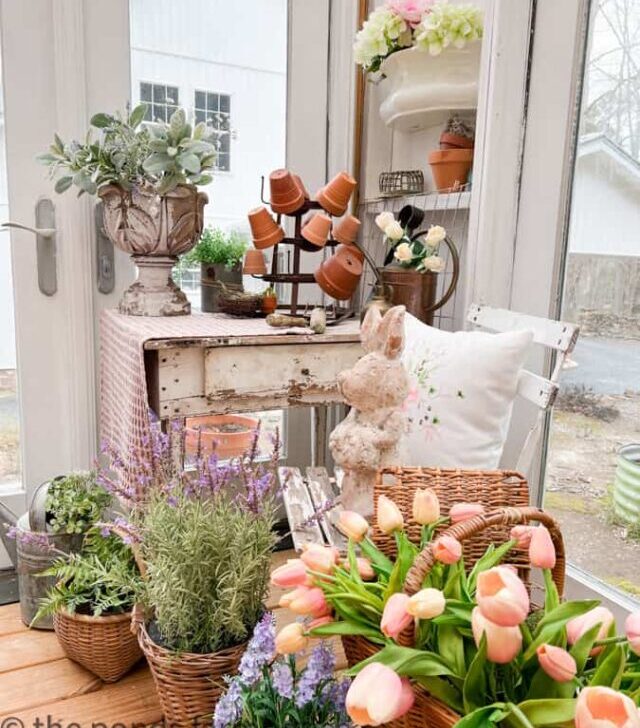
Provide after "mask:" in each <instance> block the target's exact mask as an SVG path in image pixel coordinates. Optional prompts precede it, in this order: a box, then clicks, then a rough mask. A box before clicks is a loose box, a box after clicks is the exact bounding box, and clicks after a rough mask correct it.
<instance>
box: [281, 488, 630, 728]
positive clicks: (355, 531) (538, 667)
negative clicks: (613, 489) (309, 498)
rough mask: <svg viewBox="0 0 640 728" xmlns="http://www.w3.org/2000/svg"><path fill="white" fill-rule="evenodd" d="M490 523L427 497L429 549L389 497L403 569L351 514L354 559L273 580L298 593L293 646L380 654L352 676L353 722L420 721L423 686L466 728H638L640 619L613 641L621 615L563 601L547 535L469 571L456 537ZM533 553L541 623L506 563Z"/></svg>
mask: <svg viewBox="0 0 640 728" xmlns="http://www.w3.org/2000/svg"><path fill="white" fill-rule="evenodd" d="M482 513H483V507H482V506H481V505H480V504H476V503H460V504H457V505H455V506H453V507H452V508H451V510H450V512H449V514H448V516H446V517H445V516H443V515H441V513H440V504H439V501H438V498H437V496H436V494H435V493H434V492H433V491H431V490H419V491H417V492H416V495H415V499H414V503H413V519H414V521H416V522H417V523H418V524H420V525H421V526H422V538H421V543H419V544H414V543H412V542H411V541H410V540H409V538H408V536H407V534H406V533H405V523H404V518H403V515H402V513H401V511H400V509H399V508H398V507H397V506H396V504H395V503H394V502H393V501H391V500H390V499H388V498H386V497H385V496H381V498H380V500H379V502H378V514H377V515H378V526H379V528H380V529H381V530H382V531H383V532H385V533H387V534H393V536H394V537H395V542H396V546H397V557H396V559H395V561H392V560H390V559H389V558H388V557H387V556H385V555H384V554H383V553H382V552H381V551H379V550H378V549H377V548H376V546H375V545H374V543H373V542H372V541H371V540H370V539H369V538H368V532H369V524H368V523H367V521H366V520H365V519H364V518H362V517H361V516H360V515H358V514H356V513H352V512H343V513H342V514H341V515H340V520H339V527H340V529H341V530H342V531H343V533H344V534H345V535H346V536H347V537H348V539H349V543H348V557H347V559H346V560H342V559H341V558H340V554H339V553H338V551H337V550H336V549H333V548H325V547H320V546H310V547H309V548H308V549H307V550H306V551H304V552H303V553H302V555H301V557H300V559H296V560H293V561H290V562H288V563H287V564H285V565H284V566H281V567H279V568H278V569H276V570H275V571H274V572H273V573H272V582H273V583H274V584H276V585H278V586H280V587H285V588H290V589H291V591H290V592H288V593H286V594H285V595H284V596H283V598H282V601H281V604H282V606H287V607H289V608H290V609H292V610H293V611H294V612H296V613H297V614H299V615H301V616H302V617H304V622H303V623H299V624H297V625H290V626H289V627H288V628H287V629H288V630H289V631H290V632H293V631H294V630H295V633H296V634H295V637H296V639H303V638H304V637H306V636H313V637H325V636H328V635H341V636H343V637H347V638H353V637H357V638H360V639H365V640H367V641H368V642H370V643H374V644H375V645H376V646H377V647H378V651H377V652H376V653H375V654H374V655H373V656H372V657H370V658H369V659H366V660H364V661H362V662H360V663H359V664H357V665H356V666H355V667H353V668H352V669H351V671H350V673H351V675H353V676H354V677H355V679H354V681H353V683H352V685H351V687H350V689H349V692H348V694H347V699H346V709H347V712H348V714H349V716H350V718H351V720H352V721H353V722H354V723H355V724H356V725H382V724H384V723H387V722H389V721H393V720H396V719H398V718H400V717H401V716H402V715H404V714H406V713H407V712H408V711H410V710H411V708H412V707H413V705H414V701H415V697H416V693H415V690H416V687H415V686H419V688H418V689H420V688H424V690H426V691H427V692H428V693H429V694H430V695H431V696H432V697H433V698H435V699H437V700H438V701H440V702H441V703H443V704H444V705H445V706H447V707H448V708H450V709H451V711H453V713H452V715H457V716H459V720H458V721H457V723H456V722H455V718H453V719H452V722H451V725H452V726H453V725H454V724H455V725H457V726H458V728H490V726H508V727H513V728H535V727H538V726H540V727H542V726H548V727H549V728H552V727H556V728H557V727H559V726H565V727H567V728H568V727H569V726H575V728H640V711H639V709H638V704H639V703H640V657H639V655H640V613H639V614H635V615H631V616H630V617H629V618H628V620H627V622H626V625H625V631H626V634H625V636H616V631H615V622H614V618H613V615H612V614H611V612H610V611H609V610H608V609H606V608H605V607H602V606H599V604H598V602H597V601H593V600H582V601H566V602H563V601H561V599H560V597H559V594H558V589H557V587H556V584H555V582H554V578H553V571H552V570H553V569H554V567H555V566H556V551H555V547H554V542H553V540H552V536H551V533H550V532H549V530H548V529H547V528H546V527H545V526H543V525H539V526H532V525H528V523H527V524H525V525H517V526H514V528H513V529H512V531H511V538H510V540H509V541H508V542H507V543H505V544H502V545H499V546H493V545H492V546H490V547H489V548H488V549H487V551H486V552H485V554H484V555H483V556H482V557H481V558H480V559H478V561H477V562H476V563H475V564H474V565H473V566H472V568H470V569H469V570H467V569H465V566H464V563H463V557H462V550H463V549H462V544H461V543H460V541H458V540H457V539H456V538H455V536H454V535H453V534H452V533H448V532H447V530H446V526H448V525H451V524H457V523H460V522H462V521H465V520H468V519H473V518H476V517H477V516H480V515H481V514H482ZM485 515H486V516H487V518H488V517H489V515H488V514H485ZM476 522H477V525H478V526H481V525H482V524H483V523H484V520H483V519H479V518H476ZM467 525H469V526H471V525H475V522H474V524H471V523H469V524H467ZM459 530H460V529H459V528H458V531H459ZM455 532H456V529H454V530H453V533H455ZM423 549H428V551H429V552H430V556H429V558H428V559H427V562H428V564H429V565H430V567H431V568H427V569H421V570H420V572H419V575H420V577H421V575H422V573H423V572H424V573H425V574H426V576H424V577H423V578H422V577H421V578H422V580H421V582H420V583H419V587H420V588H418V589H417V591H416V592H415V593H413V594H412V595H411V596H409V595H408V594H406V593H405V592H404V591H403V586H404V584H405V579H406V577H407V574H409V572H410V571H411V574H410V579H411V577H412V575H413V576H414V577H415V573H416V572H415V570H412V567H413V566H414V563H415V564H420V565H421V564H423V563H424V558H423V556H421V557H420V559H419V560H418V561H417V559H418V555H419V554H420V553H421V552H422V551H423ZM523 549H525V550H526V551H527V552H528V557H529V561H530V562H531V565H532V566H533V567H536V568H539V569H541V570H542V574H543V576H544V584H545V599H544V606H543V607H542V608H541V609H538V610H536V609H535V608H533V607H532V605H531V603H530V598H529V592H528V589H527V586H526V585H525V583H524V582H523V581H522V580H521V578H520V577H519V575H518V572H517V570H516V569H515V568H514V567H513V566H510V565H509V564H508V561H509V554H510V553H513V552H517V551H518V550H523ZM519 561H520V563H521V562H522V559H521V555H520V558H519ZM414 583H415V579H414ZM411 591H414V590H413V589H412V590H411ZM279 637H280V639H281V640H284V641H286V639H288V638H290V637H291V636H290V635H283V636H279ZM407 645H410V646H407ZM372 651H373V650H372ZM422 717H423V718H424V724H425V726H427V725H429V723H430V721H429V716H428V715H426V714H423V716H422Z"/></svg>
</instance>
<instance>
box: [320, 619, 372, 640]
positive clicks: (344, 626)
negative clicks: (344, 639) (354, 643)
mask: <svg viewBox="0 0 640 728" xmlns="http://www.w3.org/2000/svg"><path fill="white" fill-rule="evenodd" d="M309 634H310V635H311V636H312V637H332V636H334V635H342V636H353V637H356V636H358V637H366V638H367V639H369V640H371V641H372V642H377V643H379V644H384V640H383V639H382V638H381V636H380V632H378V630H376V629H373V627H365V626H364V625H362V624H355V623H354V622H329V624H323V625H321V626H320V627H316V628H315V629H312V630H311V631H310V632H309Z"/></svg>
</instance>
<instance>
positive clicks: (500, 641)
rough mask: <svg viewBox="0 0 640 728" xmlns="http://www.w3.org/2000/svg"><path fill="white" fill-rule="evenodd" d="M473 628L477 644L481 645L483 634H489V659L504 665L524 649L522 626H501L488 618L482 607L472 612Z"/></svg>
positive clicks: (475, 608)
mask: <svg viewBox="0 0 640 728" xmlns="http://www.w3.org/2000/svg"><path fill="white" fill-rule="evenodd" d="M471 629H472V631H473V639H474V640H475V643H476V646H478V647H479V646H480V642H481V641H482V635H483V634H486V636H487V659H488V660H490V661H491V662H497V663H498V664H500V665H504V664H506V663H507V662H511V660H513V659H514V658H515V657H516V655H517V654H518V653H519V652H520V650H521V649H522V632H520V627H500V625H497V624H494V623H493V622H492V621H491V620H489V619H487V618H486V617H485V616H484V615H483V614H482V612H481V611H480V607H474V609H473V612H471Z"/></svg>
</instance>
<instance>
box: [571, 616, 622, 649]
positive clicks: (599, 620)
mask: <svg viewBox="0 0 640 728" xmlns="http://www.w3.org/2000/svg"><path fill="white" fill-rule="evenodd" d="M614 623H615V618H614V616H613V614H612V613H611V612H610V611H609V610H608V609H607V608H606V607H594V608H593V609H590V610H589V611H588V612H585V613H584V614H581V615H580V616H579V617H575V618H574V619H571V620H569V622H567V642H568V643H569V644H570V645H575V643H576V642H577V641H578V640H579V639H580V637H582V635H583V634H584V633H585V632H588V631H589V630H590V629H592V628H593V627H595V626H596V624H599V625H600V629H599V630H598V634H597V635H596V640H603V639H605V638H606V637H607V636H608V634H609V630H610V628H611V625H612V624H614ZM602 649H603V648H602V647H594V648H593V649H592V650H591V652H590V653H589V654H590V655H591V656H595V655H597V654H599V653H600V652H602Z"/></svg>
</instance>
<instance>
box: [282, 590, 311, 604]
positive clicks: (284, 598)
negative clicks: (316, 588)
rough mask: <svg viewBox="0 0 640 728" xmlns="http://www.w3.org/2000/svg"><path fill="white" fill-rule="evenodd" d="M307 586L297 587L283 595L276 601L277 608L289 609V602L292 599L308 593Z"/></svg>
mask: <svg viewBox="0 0 640 728" xmlns="http://www.w3.org/2000/svg"><path fill="white" fill-rule="evenodd" d="M308 589H309V587H308V586H298V587H296V588H295V589H294V590H293V591H290V592H287V593H286V594H283V595H282V596H281V597H280V599H279V600H278V606H280V607H282V608H283V609H289V607H290V605H291V602H292V601H293V600H294V599H297V598H298V597H300V596H302V594H304V593H305V592H306V591H308Z"/></svg>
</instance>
